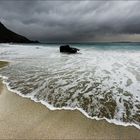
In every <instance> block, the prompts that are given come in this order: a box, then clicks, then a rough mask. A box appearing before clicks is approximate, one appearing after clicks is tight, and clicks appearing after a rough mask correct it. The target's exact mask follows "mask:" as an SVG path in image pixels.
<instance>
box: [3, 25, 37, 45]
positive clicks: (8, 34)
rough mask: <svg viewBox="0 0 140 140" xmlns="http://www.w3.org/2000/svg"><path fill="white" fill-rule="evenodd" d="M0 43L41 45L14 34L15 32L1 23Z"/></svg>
mask: <svg viewBox="0 0 140 140" xmlns="http://www.w3.org/2000/svg"><path fill="white" fill-rule="evenodd" d="M0 43H39V42H38V41H32V40H29V39H28V38H26V37H24V36H22V35H19V34H17V33H14V32H13V31H11V30H9V29H8V28H6V27H5V26H4V25H3V24H2V23H1V22H0Z"/></svg>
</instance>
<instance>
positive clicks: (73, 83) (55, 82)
mask: <svg viewBox="0 0 140 140" xmlns="http://www.w3.org/2000/svg"><path fill="white" fill-rule="evenodd" d="M17 47H19V46H15V48H14V49H11V46H8V47H7V48H6V49H5V48H4V47H2V49H3V52H2V53H1V54H2V58H5V59H8V60H10V61H13V62H14V63H11V64H10V65H9V66H8V67H6V68H3V69H1V70H0V74H1V76H2V77H3V80H4V83H5V84H6V85H7V87H8V89H9V90H11V91H13V92H16V93H17V94H19V95H20V96H22V97H27V98H30V99H32V100H34V101H36V102H41V103H42V104H44V105H46V106H47V107H48V108H49V109H51V110H56V109H59V110H61V109H68V110H75V109H77V110H79V111H80V112H82V113H83V114H84V115H86V116H87V117H88V118H91V119H97V120H100V119H106V120H107V121H108V122H111V123H115V124H120V125H124V126H128V125H133V126H135V127H137V128H140V95H139V91H140V74H139V73H140V65H139V63H138V62H139V58H140V57H139V56H140V52H138V51H136V52H131V51H126V52H121V51H114V50H113V51H112V50H110V51H104V50H96V49H95V48H86V47H85V48H82V49H81V51H82V54H81V55H67V54H60V53H59V51H58V50H57V49H56V48H55V47H53V48H51V47H42V46H39V47H40V49H39V50H38V49H36V47H34V46H30V49H29V46H20V49H19V48H17ZM0 48H1V47H0ZM27 50H28V51H27ZM7 52H8V53H7ZM15 54H16V55H15ZM32 54H34V55H32ZM6 77H7V78H6Z"/></svg>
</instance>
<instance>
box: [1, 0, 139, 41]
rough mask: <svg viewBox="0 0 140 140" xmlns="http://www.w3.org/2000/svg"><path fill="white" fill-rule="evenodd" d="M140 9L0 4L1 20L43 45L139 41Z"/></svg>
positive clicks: (105, 4)
mask: <svg viewBox="0 0 140 140" xmlns="http://www.w3.org/2000/svg"><path fill="white" fill-rule="evenodd" d="M139 9H140V2H139V1H105V0H104V1H39V0H38V1H37V0H32V1H27V0H20V1H17V0H11V1H10V0H9V1H3V0H1V1H0V18H1V19H0V20H1V22H2V23H4V24H5V25H6V26H7V27H8V28H10V29H12V30H13V31H15V32H17V33H19V34H21V35H24V36H26V37H28V38H30V39H33V40H39V41H42V42H68V41H69V42H76V41H78V42H81V41H82V42H85V41H98V40H100V41H102V40H108V39H105V38H113V37H115V36H116V37H117V38H119V36H120V39H121V38H122V36H123V39H124V40H127V38H128V39H130V37H129V36H131V37H132V35H134V36H137V39H139V40H140V37H139V34H140V12H139ZM132 38H133V37H132ZM118 40H119V39H118ZM130 40H131V39H130Z"/></svg>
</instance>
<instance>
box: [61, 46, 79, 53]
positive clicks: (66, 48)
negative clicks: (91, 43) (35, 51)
mask: <svg viewBox="0 0 140 140" xmlns="http://www.w3.org/2000/svg"><path fill="white" fill-rule="evenodd" d="M77 51H79V49H77V48H72V47H70V46H69V45H64V46H60V52H64V53H77Z"/></svg>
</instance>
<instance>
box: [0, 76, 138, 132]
mask: <svg viewBox="0 0 140 140" xmlns="http://www.w3.org/2000/svg"><path fill="white" fill-rule="evenodd" d="M0 78H2V79H7V77H2V76H0ZM2 84H4V85H5V86H6V88H7V89H8V91H10V92H12V93H15V94H17V95H19V96H20V97H22V98H27V99H29V100H31V101H33V102H35V103H40V104H42V105H43V106H45V107H47V108H48V109H49V110H50V111H57V110H59V111H61V110H62V111H65V110H66V111H79V112H80V113H81V114H82V115H84V116H85V117H87V118H88V119H91V120H96V121H100V120H103V121H106V122H107V123H110V124H115V125H118V126H123V127H128V126H130V127H135V128H137V129H138V130H140V126H138V125H136V124H134V123H125V122H120V121H117V120H114V119H112V120H109V119H107V118H98V117H90V116H88V114H87V113H86V112H85V111H84V110H82V109H81V108H78V107H76V108H71V107H61V108H56V107H53V105H50V104H48V103H47V102H45V101H42V100H40V101H37V100H36V99H35V98H33V97H32V96H26V95H23V94H21V93H20V92H19V91H16V90H12V89H11V88H10V87H9V86H8V83H5V82H3V81H2Z"/></svg>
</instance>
